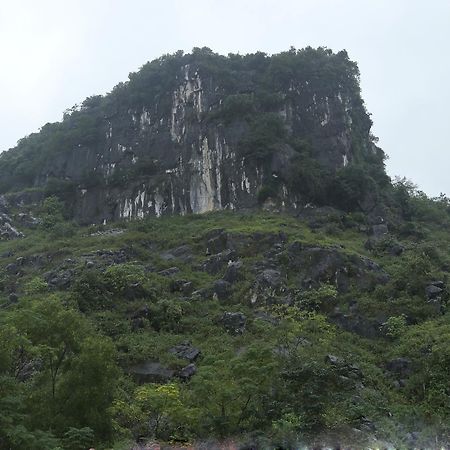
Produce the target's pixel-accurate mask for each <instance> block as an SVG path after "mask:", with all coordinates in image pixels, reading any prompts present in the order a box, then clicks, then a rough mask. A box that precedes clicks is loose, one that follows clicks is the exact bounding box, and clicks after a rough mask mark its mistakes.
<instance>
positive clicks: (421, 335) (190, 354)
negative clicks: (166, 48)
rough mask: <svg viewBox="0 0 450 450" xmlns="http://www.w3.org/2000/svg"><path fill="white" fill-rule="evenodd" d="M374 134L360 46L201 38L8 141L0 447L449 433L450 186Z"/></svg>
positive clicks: (431, 438) (367, 442)
mask: <svg viewBox="0 0 450 450" xmlns="http://www.w3.org/2000/svg"><path fill="white" fill-rule="evenodd" d="M370 126H371V121H370V118H369V116H368V113H367V112H366V110H365V108H364V104H363V102H362V100H361V97H360V93H359V87H358V70H357V67H356V65H355V64H354V63H352V62H351V61H349V59H348V57H347V55H346V53H345V52H339V53H337V54H334V53H332V52H330V51H328V50H325V49H317V50H313V49H311V48H307V49H305V50H300V51H296V50H293V49H292V50H290V51H288V52H285V53H281V54H279V55H274V56H270V57H269V56H267V55H265V54H263V53H257V54H253V55H246V56H239V55H229V56H228V57H223V56H219V55H217V54H214V53H212V52H211V51H210V50H209V49H194V51H193V52H192V54H188V55H183V54H182V53H177V54H175V55H169V56H164V57H162V58H160V59H159V60H156V61H153V62H151V63H148V64H147V65H145V66H144V67H143V68H142V69H141V70H140V71H139V72H138V73H136V74H131V75H130V80H129V81H128V82H127V83H124V84H120V85H118V86H117V87H116V88H115V89H114V90H113V91H112V92H111V93H110V94H108V95H106V96H104V97H100V96H99V97H92V98H89V99H87V100H85V101H84V102H83V104H82V105H81V106H80V107H77V108H74V109H72V110H71V111H69V112H67V113H66V114H65V116H64V120H63V121H62V122H61V123H56V124H47V125H45V126H44V127H43V128H42V130H41V131H40V132H39V133H36V134H33V135H31V136H29V137H27V138H25V139H23V140H22V141H20V142H19V144H18V146H17V147H16V148H14V149H11V150H10V151H8V152H6V153H4V154H2V155H1V156H0V191H1V192H2V193H3V194H2V195H0V450H19V449H20V450H23V449H26V450H28V449H29V450H61V449H62V450H83V449H84V450H85V449H87V448H90V447H92V446H94V445H95V448H96V449H103V450H106V449H115V450H131V449H133V450H136V449H140V450H144V449H149V448H155V447H156V448H157V446H158V445H160V444H161V445H162V448H164V446H166V448H172V449H173V448H180V447H182V448H198V449H210V448H236V449H237V448H239V449H242V450H244V449H273V450H275V449H297V448H314V449H317V448H322V446H327V447H328V448H329V447H331V446H332V447H333V448H358V449H359V448H361V449H362V448H396V449H397V448H398V449H410V448H427V449H428V448H429V449H437V448H447V447H449V445H450V425H449V424H450V384H449V382H448V374H449V373H450V347H449V342H450V315H449V312H448V299H449V287H448V286H449V271H450V251H449V250H450V236H449V233H448V230H449V226H450V200H449V199H448V198H447V197H445V196H441V197H439V198H434V199H430V198H427V196H426V195H425V194H423V193H422V192H420V191H418V190H417V188H415V187H414V185H413V184H412V183H410V182H408V181H406V180H399V181H396V182H392V181H391V180H390V179H389V178H388V177H387V176H386V174H385V171H384V165H383V159H384V154H383V152H382V150H380V149H379V148H378V147H377V146H376V144H375V142H376V138H374V137H373V136H372V135H371V133H370ZM192 213H203V214H192ZM88 224H91V225H88ZM92 224H93V225H92ZM449 448H450V447H449Z"/></svg>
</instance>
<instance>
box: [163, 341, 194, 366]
mask: <svg viewBox="0 0 450 450" xmlns="http://www.w3.org/2000/svg"><path fill="white" fill-rule="evenodd" d="M169 353H172V354H174V355H175V356H176V357H177V358H181V359H187V360H188V361H191V362H192V361H195V360H196V359H197V358H198V357H199V355H200V353H201V351H200V350H199V349H198V348H196V347H194V346H193V345H192V344H191V343H190V342H189V341H186V342H182V343H181V344H178V345H175V347H172V348H170V349H169Z"/></svg>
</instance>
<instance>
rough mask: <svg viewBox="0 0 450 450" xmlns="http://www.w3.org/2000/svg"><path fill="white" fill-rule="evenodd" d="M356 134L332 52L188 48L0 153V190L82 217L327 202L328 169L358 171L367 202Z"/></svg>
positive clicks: (375, 178) (353, 83)
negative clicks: (53, 202) (49, 198)
mask: <svg viewBox="0 0 450 450" xmlns="http://www.w3.org/2000/svg"><path fill="white" fill-rule="evenodd" d="M370 127H371V120H370V118H369V115H368V114H367V112H366V110H365V108H364V105H363V101H362V99H361V97H360V91H359V79H358V69H357V66H356V64H355V63H353V62H351V61H350V60H349V59H348V56H347V54H346V52H345V51H342V52H339V53H337V54H333V53H332V52H331V51H330V50H325V49H321V48H319V49H317V50H314V49H311V48H307V49H305V50H299V51H296V50H294V49H292V50H290V51H288V52H285V53H280V54H278V55H273V56H267V55H266V54H264V53H256V54H252V55H246V56H240V55H229V56H228V57H223V56H220V55H217V54H215V53H213V52H212V51H211V50H209V49H205V48H204V49H194V51H193V52H192V53H191V54H186V55H184V54H183V53H182V52H179V53H176V54H174V55H166V56H164V57H162V58H160V59H158V60H155V61H152V62H151V63H147V64H146V65H144V66H143V67H142V68H141V70H140V71H139V72H137V73H132V74H130V79H129V81H128V82H126V83H121V84H119V85H118V86H116V87H115V88H114V89H113V91H112V92H111V93H110V94H108V95H106V96H104V97H102V96H94V97H90V98H88V99H86V100H85V101H84V102H83V103H82V104H81V105H80V106H78V107H74V108H72V109H71V110H69V111H67V112H66V114H65V115H64V120H63V121H62V122H60V123H54V124H47V125H45V126H44V127H42V129H41V131H40V132H39V133H36V134H32V135H30V136H28V137H27V138H24V139H22V140H21V141H20V142H19V144H18V146H17V147H16V148H14V149H11V150H10V151H9V152H6V153H3V154H2V156H1V157H0V180H1V182H0V192H3V193H5V192H11V191H12V192H20V191H23V190H25V191H26V192H25V193H22V194H20V195H18V196H17V197H16V198H17V199H18V200H19V201H33V200H39V199H41V198H42V197H43V196H45V195H46V194H48V193H50V194H52V193H53V194H57V195H58V196H59V197H60V198H62V199H63V200H65V201H66V203H67V205H69V206H70V208H71V209H72V215H73V217H75V218H76V219H77V220H78V221H80V222H84V223H94V222H96V223H101V222H104V221H111V220H117V219H120V218H131V217H144V216H147V215H153V216H158V217H159V216H161V215H166V214H186V213H192V212H193V213H202V212H206V211H213V210H221V209H232V210H233V209H243V208H248V207H255V206H257V205H258V203H264V202H265V201H268V203H269V204H270V205H271V206H275V207H277V208H281V209H286V210H292V209H296V208H298V207H300V206H301V205H304V204H306V203H308V202H314V203H330V202H339V201H340V200H339V198H340V197H339V196H338V198H330V193H334V192H335V191H336V188H335V186H334V184H335V182H336V180H335V178H336V174H337V173H338V172H339V171H340V170H341V169H342V168H345V167H347V166H349V165H352V166H355V167H359V168H361V169H363V171H364V173H365V174H366V175H367V177H366V178H367V179H366V180H365V184H368V185H370V186H361V189H365V190H366V191H367V192H371V195H373V191H374V190H376V189H375V188H374V186H375V187H376V185H378V184H379V183H380V182H383V181H385V180H384V177H383V175H384V169H383V156H384V154H383V152H382V151H381V150H380V149H379V148H377V147H376V145H375V144H374V140H373V137H372V135H371V134H370ZM359 184H361V183H359ZM30 190H31V191H30ZM365 194H366V192H361V196H360V197H361V198H357V200H364V198H365Z"/></svg>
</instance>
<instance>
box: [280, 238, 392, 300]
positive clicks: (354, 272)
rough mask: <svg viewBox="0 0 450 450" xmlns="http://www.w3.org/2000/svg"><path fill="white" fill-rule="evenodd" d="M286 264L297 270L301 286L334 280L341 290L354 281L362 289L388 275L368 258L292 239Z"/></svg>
mask: <svg viewBox="0 0 450 450" xmlns="http://www.w3.org/2000/svg"><path fill="white" fill-rule="evenodd" d="M288 265H289V268H290V269H291V270H295V271H296V272H297V273H298V280H299V283H300V286H301V287H303V288H316V287H318V286H319V285H320V284H321V283H329V284H334V285H335V286H336V287H337V289H338V290H339V291H340V292H346V291H348V289H349V288H350V287H351V286H352V285H354V286H356V287H357V288H359V289H362V290H370V289H373V288H374V287H375V286H376V285H377V284H385V283H387V281H388V280H389V276H388V275H387V273H386V272H384V270H383V269H381V267H380V266H379V265H378V264H377V263H375V262H374V261H372V260H371V259H369V258H366V257H364V256H359V255H355V254H348V253H345V252H343V251H342V250H341V249H338V248H333V247H318V246H304V245H303V244H301V243H300V242H294V243H293V244H291V245H290V247H289V249H288Z"/></svg>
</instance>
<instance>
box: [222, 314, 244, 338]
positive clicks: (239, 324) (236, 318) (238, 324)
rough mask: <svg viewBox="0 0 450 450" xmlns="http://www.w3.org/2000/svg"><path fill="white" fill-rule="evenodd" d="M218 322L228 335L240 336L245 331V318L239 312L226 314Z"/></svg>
mask: <svg viewBox="0 0 450 450" xmlns="http://www.w3.org/2000/svg"><path fill="white" fill-rule="evenodd" d="M219 322H220V323H221V324H222V325H223V327H224V328H225V329H226V330H227V331H228V333H230V334H242V333H243V332H244V331H245V327H246V324H247V317H246V316H245V315H244V314H242V313H240V312H226V313H224V314H223V315H222V317H221V318H220V320H219Z"/></svg>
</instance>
